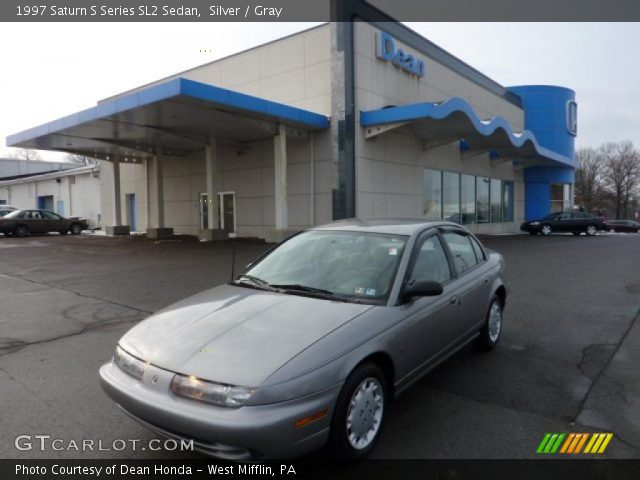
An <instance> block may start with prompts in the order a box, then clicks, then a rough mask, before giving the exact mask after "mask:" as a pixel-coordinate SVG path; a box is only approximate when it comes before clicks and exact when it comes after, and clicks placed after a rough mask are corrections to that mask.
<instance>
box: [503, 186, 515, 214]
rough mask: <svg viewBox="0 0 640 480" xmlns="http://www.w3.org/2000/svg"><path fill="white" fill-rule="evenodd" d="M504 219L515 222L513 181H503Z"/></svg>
mask: <svg viewBox="0 0 640 480" xmlns="http://www.w3.org/2000/svg"><path fill="white" fill-rule="evenodd" d="M502 189H503V193H502V221H503V222H513V182H502Z"/></svg>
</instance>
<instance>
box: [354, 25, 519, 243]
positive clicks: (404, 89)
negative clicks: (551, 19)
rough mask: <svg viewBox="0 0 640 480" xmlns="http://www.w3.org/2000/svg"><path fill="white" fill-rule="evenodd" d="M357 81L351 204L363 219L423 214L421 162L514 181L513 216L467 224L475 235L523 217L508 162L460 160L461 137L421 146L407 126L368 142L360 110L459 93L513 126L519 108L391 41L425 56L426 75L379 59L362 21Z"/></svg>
mask: <svg viewBox="0 0 640 480" xmlns="http://www.w3.org/2000/svg"><path fill="white" fill-rule="evenodd" d="M354 28H355V77H356V78H355V80H356V138H355V148H356V209H357V215H358V216H360V217H363V218H366V217H381V216H382V217H422V216H423V202H424V192H423V172H424V169H425V168H434V169H439V170H448V171H453V172H460V173H462V172H464V173H468V174H474V175H483V176H488V177H492V178H499V179H502V180H510V181H514V190H515V191H514V198H515V204H514V222H512V223H496V224H480V225H470V226H469V227H470V229H471V230H475V231H477V232H479V233H501V232H511V231H514V230H515V229H516V226H517V225H519V222H521V221H522V220H523V218H524V185H523V183H522V182H523V180H522V171H519V170H514V168H513V165H512V163H511V162H508V163H502V164H497V165H496V164H492V162H491V160H490V159H489V156H488V154H487V155H479V156H476V157H473V158H467V159H463V156H462V155H461V152H460V150H459V148H458V142H454V143H452V144H449V145H444V146H441V147H438V148H433V149H428V150H425V149H424V148H423V142H422V141H421V140H420V139H419V138H417V137H415V136H414V135H413V134H412V133H411V131H410V130H409V129H408V128H398V129H395V130H393V131H391V132H388V133H384V134H381V135H378V136H377V137H376V138H375V139H371V140H366V139H365V137H364V132H363V129H362V128H361V127H360V124H359V119H360V117H359V112H360V111H366V110H374V109H379V108H383V107H386V106H390V105H394V106H398V105H405V104H410V103H418V102H427V101H428V102H438V101H443V100H446V99H448V98H451V97H462V98H464V99H465V100H466V101H468V102H469V103H470V104H471V105H472V106H473V108H474V110H475V112H476V113H477V115H478V116H479V117H480V118H482V119H488V118H492V117H495V116H502V117H504V118H506V119H507V120H508V121H509V123H510V124H511V126H512V128H513V129H514V131H520V130H522V128H523V125H524V112H523V110H522V109H520V108H518V107H516V106H515V105H513V104H511V103H509V102H508V101H506V100H505V99H503V98H502V97H500V96H499V95H496V94H495V93H493V92H490V91H488V90H486V89H484V88H482V87H480V86H479V85H477V84H476V83H474V82H472V81H471V80H469V79H467V78H464V77H462V76H461V75H459V74H457V73H455V72H454V71H452V70H450V69H449V68H447V67H446V66H444V65H442V64H440V63H438V62H436V61H435V60H433V59H430V58H429V57H427V56H426V55H423V54H421V53H420V52H417V51H416V50H415V49H412V48H409V47H407V46H406V45H404V44H402V42H398V41H396V46H397V47H398V48H402V49H404V51H405V52H411V53H414V54H417V56H418V57H420V58H422V59H423V60H424V61H425V66H426V75H425V76H424V77H422V78H416V77H415V76H413V75H409V74H407V73H406V72H404V71H402V70H400V69H397V68H395V67H394V66H393V65H392V64H391V63H390V62H383V61H381V60H379V59H378V58H376V32H378V31H379V30H378V29H377V28H375V27H373V26H372V25H370V24H368V23H365V22H356V23H355V27H354Z"/></svg>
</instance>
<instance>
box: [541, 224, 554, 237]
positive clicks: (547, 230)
mask: <svg viewBox="0 0 640 480" xmlns="http://www.w3.org/2000/svg"><path fill="white" fill-rule="evenodd" d="M551 232H553V229H552V228H551V225H543V226H542V228H541V229H540V233H541V234H542V235H544V236H545V237H548V236H549V235H551Z"/></svg>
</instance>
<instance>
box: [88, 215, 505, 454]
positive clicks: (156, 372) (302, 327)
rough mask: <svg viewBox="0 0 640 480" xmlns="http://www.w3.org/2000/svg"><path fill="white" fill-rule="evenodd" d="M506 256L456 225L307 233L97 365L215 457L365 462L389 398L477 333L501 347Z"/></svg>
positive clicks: (136, 405) (139, 408)
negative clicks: (325, 456)
mask: <svg viewBox="0 0 640 480" xmlns="http://www.w3.org/2000/svg"><path fill="white" fill-rule="evenodd" d="M503 270H504V260H503V258H502V256H501V255H500V254H498V253H495V252H491V251H488V250H486V249H485V248H483V246H482V245H481V244H480V242H479V241H478V240H477V238H476V237H475V236H473V235H472V234H470V233H469V232H468V231H467V230H465V229H464V228H462V227H460V226H458V225H455V224H453V223H448V222H425V221H410V220H368V221H362V220H348V221H341V222H336V223H332V224H329V225H325V226H321V227H316V228H312V229H310V230H307V231H305V232H302V233H299V234H297V235H295V236H293V237H291V238H289V239H288V240H286V241H285V242H283V243H281V244H280V245H278V246H276V247H275V248H274V249H272V250H271V251H269V252H267V253H266V254H265V255H263V256H262V257H261V258H259V259H258V260H257V261H256V262H254V263H253V264H252V265H250V266H249V267H248V268H247V270H246V271H245V272H244V273H243V274H242V275H240V276H239V277H238V278H237V279H236V280H235V281H233V282H231V283H229V284H227V285H223V286H219V287H216V288H213V289H211V290H207V291H204V292H202V293H199V294H197V295H194V296H192V297H190V298H187V299H185V300H182V301H180V302H178V303H176V304H174V305H172V306H170V307H167V308H165V309H164V310H161V311H160V312H158V313H156V314H154V315H152V316H151V317H149V318H148V319H146V320H144V321H142V322H141V323H139V324H138V325H136V326H135V327H133V328H132V329H131V330H130V331H129V332H127V333H126V334H125V335H124V336H123V337H122V338H121V339H120V341H119V343H118V346H117V347H116V353H115V356H114V359H113V361H112V362H109V363H108V364H106V365H104V366H103V367H102V368H101V369H100V378H101V384H102V387H103V388H104V390H105V391H106V393H107V394H108V395H109V396H110V397H111V398H112V399H113V400H114V401H115V402H116V403H117V404H118V405H119V406H120V407H121V408H122V409H123V410H124V411H125V412H127V413H129V414H130V415H131V416H132V417H133V418H135V419H136V420H138V421H139V422H140V423H142V424H143V425H144V426H146V427H148V428H150V429H151V430H153V431H155V432H157V433H159V434H161V435H164V436H167V437H172V438H176V439H193V440H194V445H195V448H197V449H198V450H201V451H203V452H205V453H208V454H210V455H213V456H216V457H218V458H223V459H230V460H260V459H266V458H286V457H292V456H298V455H301V454H304V453H306V452H309V451H312V450H315V449H317V448H319V447H322V446H323V445H325V444H328V446H329V447H330V449H331V451H332V452H333V454H334V455H336V456H338V457H343V458H344V457H346V458H362V457H364V456H366V455H367V454H368V453H369V452H370V451H371V449H372V448H373V446H374V444H375V443H376V440H377V439H378V437H379V435H380V431H381V427H382V424H383V421H384V417H385V408H386V407H387V405H388V401H389V399H391V398H392V397H393V396H395V395H397V394H398V393H400V392H401V391H403V390H404V389H405V388H406V387H408V386H410V385H411V384H412V383H413V382H415V381H416V380H418V379H419V378H420V377H421V376H422V375H423V374H424V373H426V372H427V371H429V370H430V369H432V368H433V367H434V366H436V365H437V364H438V363H440V362H441V361H443V360H445V359H446V358H448V357H449V356H450V355H452V354H453V353H455V352H456V351H457V350H459V349H460V348H461V347H463V346H464V345H466V344H467V343H469V342H470V341H472V340H476V341H477V342H478V343H479V344H481V345H483V346H484V347H486V348H489V349H490V348H493V347H494V346H495V345H496V343H497V342H498V340H499V338H500V332H501V328H502V315H503V309H504V306H505V301H506V298H507V290H506V287H505V283H504V280H503Z"/></svg>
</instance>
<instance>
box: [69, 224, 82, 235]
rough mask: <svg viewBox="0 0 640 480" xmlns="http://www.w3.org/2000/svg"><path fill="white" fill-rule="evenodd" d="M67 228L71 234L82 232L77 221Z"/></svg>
mask: <svg viewBox="0 0 640 480" xmlns="http://www.w3.org/2000/svg"><path fill="white" fill-rule="evenodd" d="M69 230H70V231H71V234H72V235H80V233H82V226H81V225H80V224H79V223H74V224H73V225H71V228H69Z"/></svg>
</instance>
